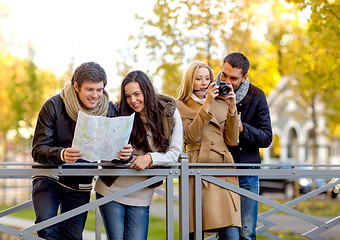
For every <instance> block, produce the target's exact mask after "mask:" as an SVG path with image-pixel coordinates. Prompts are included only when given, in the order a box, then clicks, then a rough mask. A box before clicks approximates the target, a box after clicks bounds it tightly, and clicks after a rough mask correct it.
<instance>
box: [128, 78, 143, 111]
mask: <svg viewBox="0 0 340 240" xmlns="http://www.w3.org/2000/svg"><path fill="white" fill-rule="evenodd" d="M124 91H125V99H126V102H127V103H128V104H129V106H130V107H131V108H132V109H133V110H134V111H135V112H138V113H139V114H140V115H141V116H144V94H143V92H142V89H141V88H140V85H139V83H138V82H130V83H128V84H126V85H125V88H124Z"/></svg>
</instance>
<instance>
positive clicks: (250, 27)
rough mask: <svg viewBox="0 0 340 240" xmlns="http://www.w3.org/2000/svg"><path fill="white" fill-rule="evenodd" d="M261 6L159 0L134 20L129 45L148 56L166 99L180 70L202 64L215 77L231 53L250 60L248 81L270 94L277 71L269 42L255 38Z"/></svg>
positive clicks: (257, 3) (258, 3) (247, 1)
mask: <svg viewBox="0 0 340 240" xmlns="http://www.w3.org/2000/svg"><path fill="white" fill-rule="evenodd" d="M270 2H272V1H270ZM265 4H266V2H264V1H254V0H252V1H251V0H240V1H230V0H229V1H228V0H224V1H217V0H210V1H203V0H196V1H194V0H190V1H180V0H158V1H157V2H156V4H155V5H154V9H153V13H154V15H153V16H148V17H141V16H137V19H139V20H140V22H141V31H140V33H139V35H138V36H136V37H134V36H130V40H131V41H130V42H132V43H134V49H135V50H136V51H141V50H140V49H143V50H142V52H144V55H145V52H146V53H147V56H148V58H147V60H146V61H149V65H148V68H149V69H151V71H150V73H151V75H153V76H158V79H161V81H162V82H163V85H162V89H163V91H164V92H165V93H168V94H170V95H173V96H176V89H177V87H178V86H179V83H180V81H181V78H182V75H183V71H184V70H185V68H186V66H187V65H189V63H190V62H191V61H193V60H200V61H204V62H206V63H207V64H208V65H210V67H212V68H213V69H214V71H215V73H218V72H219V71H220V69H221V67H222V66H221V64H222V61H223V58H224V56H225V55H227V54H228V53H229V52H231V51H239V52H242V53H244V54H245V55H246V56H247V57H248V58H249V60H250V62H251V70H250V76H251V78H250V80H251V81H252V82H254V83H255V84H256V85H258V86H259V87H261V88H263V90H264V91H265V93H268V92H269V91H270V90H271V88H272V87H273V86H274V85H275V84H276V83H277V82H278V81H279V79H280V73H279V71H278V62H277V57H275V56H276V52H275V51H274V50H273V48H272V44H271V43H270V42H268V41H261V40H260V39H256V37H254V35H256V33H257V32H258V31H257V30H258V23H259V22H264V21H266V17H263V16H262V15H259V14H258V9H261V8H262V7H263V6H264V5H265ZM261 26H262V25H261ZM139 55H141V54H133V58H134V59H135V61H137V60H138V61H140V59H139V58H138V56H139ZM130 62H133V61H130ZM120 66H122V64H120ZM131 67H133V63H132V64H127V65H125V66H124V68H125V70H129V69H130V68H131ZM121 68H123V67H121Z"/></svg>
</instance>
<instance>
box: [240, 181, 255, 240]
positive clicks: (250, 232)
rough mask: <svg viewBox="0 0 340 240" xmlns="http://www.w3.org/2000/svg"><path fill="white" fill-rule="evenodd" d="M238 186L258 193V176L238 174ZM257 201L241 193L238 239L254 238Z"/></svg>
mask: <svg viewBox="0 0 340 240" xmlns="http://www.w3.org/2000/svg"><path fill="white" fill-rule="evenodd" d="M238 182H239V186H240V187H241V188H243V189H245V190H248V191H250V192H252V193H255V194H259V177H258V176H244V177H243V176H239V177H238ZM257 212H258V202H257V201H255V200H253V199H250V198H247V197H245V196H242V195H241V221H242V228H241V229H240V239H247V240H254V239H256V224H257Z"/></svg>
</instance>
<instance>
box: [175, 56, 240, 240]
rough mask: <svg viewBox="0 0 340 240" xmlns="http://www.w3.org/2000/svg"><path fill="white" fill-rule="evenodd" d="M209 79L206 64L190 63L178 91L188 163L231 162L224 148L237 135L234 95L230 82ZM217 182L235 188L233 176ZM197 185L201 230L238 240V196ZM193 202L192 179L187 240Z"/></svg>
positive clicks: (231, 159) (204, 184)
mask: <svg viewBox="0 0 340 240" xmlns="http://www.w3.org/2000/svg"><path fill="white" fill-rule="evenodd" d="M213 79H214V74H213V71H212V69H211V68H210V67H209V66H208V65H206V64H205V63H203V62H193V63H192V64H191V65H190V66H189V68H188V69H187V70H186V72H185V74H184V76H183V79H182V82H181V86H180V87H179V89H178V93H179V97H178V101H177V107H178V110H179V112H180V114H181V118H182V122H183V139H184V145H185V149H186V152H187V154H188V155H189V161H190V163H234V161H233V158H232V156H231V154H230V152H229V150H228V147H227V145H230V146H233V145H236V143H237V139H238V136H239V127H238V116H237V109H236V99H235V93H234V91H233V89H232V87H231V84H230V82H228V83H226V84H225V83H224V85H223V86H217V85H216V82H213ZM222 90H224V91H222ZM223 168H234V167H223ZM219 179H221V180H223V181H226V182H229V183H232V184H234V185H238V179H237V177H236V176H226V177H219ZM201 186H202V229H203V231H216V232H218V233H219V237H220V239H239V227H241V216H240V196H239V195H238V194H236V193H234V192H232V191H229V190H227V189H224V188H221V187H219V186H217V185H215V184H213V183H209V182H206V181H202V185H201ZM194 200H195V199H194V179H193V178H192V179H190V202H191V204H190V239H193V238H194V234H193V232H194V219H195V218H194V216H195V215H194V213H195V209H194Z"/></svg>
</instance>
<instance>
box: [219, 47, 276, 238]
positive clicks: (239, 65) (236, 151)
mask: <svg viewBox="0 0 340 240" xmlns="http://www.w3.org/2000/svg"><path fill="white" fill-rule="evenodd" d="M249 66H250V64H249V60H248V59H247V57H246V56H244V55H243V54H242V53H238V52H234V53H231V54H229V55H227V56H226V57H225V58H224V61H223V67H222V70H221V72H220V73H219V74H218V75H217V77H216V82H218V84H219V85H221V83H222V82H227V83H228V82H230V83H231V85H232V87H233V89H234V91H235V94H236V107H237V111H238V113H239V142H238V144H237V145H236V146H228V148H229V151H230V152H231V154H232V156H233V158H234V162H235V163H245V164H246V163H248V164H254V163H261V158H260V154H259V148H265V147H268V146H269V145H270V144H271V141H272V128H271V121H270V115H269V108H268V104H267V100H266V96H265V95H264V92H263V91H262V90H261V89H259V88H258V87H256V86H254V85H253V84H251V83H249V79H248V70H249ZM222 85H223V84H222ZM237 168H239V169H240V168H247V169H255V168H259V167H251V166H249V167H237ZM238 179H239V186H240V187H241V188H243V189H245V190H248V191H250V192H253V193H256V194H259V178H258V176H239V177H238ZM257 212H258V202H257V201H255V200H252V199H250V198H247V197H244V196H241V220H242V228H241V230H240V239H256V223H257Z"/></svg>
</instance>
